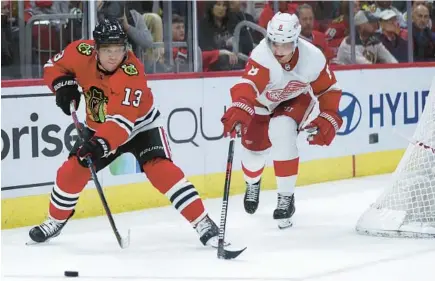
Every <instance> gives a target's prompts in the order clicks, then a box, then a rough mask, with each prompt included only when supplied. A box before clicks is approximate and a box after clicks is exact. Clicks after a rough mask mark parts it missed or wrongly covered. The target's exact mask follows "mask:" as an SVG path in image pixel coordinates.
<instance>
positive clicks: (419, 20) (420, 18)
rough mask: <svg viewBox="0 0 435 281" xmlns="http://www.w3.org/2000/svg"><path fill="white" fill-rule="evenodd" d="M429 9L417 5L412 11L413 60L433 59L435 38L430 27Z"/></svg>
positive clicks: (434, 57) (434, 56)
mask: <svg viewBox="0 0 435 281" xmlns="http://www.w3.org/2000/svg"><path fill="white" fill-rule="evenodd" d="M428 22H429V9H428V8H427V7H426V6H425V5H418V6H416V7H415V8H414V10H413V11H412V36H413V40H414V42H413V43H414V60H415V61H432V60H434V59H435V40H434V36H433V35H432V32H431V30H430V28H429V27H428Z"/></svg>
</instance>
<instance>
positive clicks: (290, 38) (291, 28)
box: [267, 12, 301, 45]
mask: <svg viewBox="0 0 435 281" xmlns="http://www.w3.org/2000/svg"><path fill="white" fill-rule="evenodd" d="M299 34H301V25H300V23H299V19H298V17H297V16H296V15H294V14H293V15H292V14H288V13H281V12H278V13H276V14H275V15H274V16H273V18H272V19H271V20H270V21H269V23H268V24H267V38H268V39H269V40H270V41H272V42H275V43H288V42H295V45H296V43H297V40H298V37H299Z"/></svg>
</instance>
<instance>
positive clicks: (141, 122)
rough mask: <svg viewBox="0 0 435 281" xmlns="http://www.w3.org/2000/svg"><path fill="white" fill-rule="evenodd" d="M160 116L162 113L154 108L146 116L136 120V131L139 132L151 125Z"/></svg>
mask: <svg viewBox="0 0 435 281" xmlns="http://www.w3.org/2000/svg"><path fill="white" fill-rule="evenodd" d="M159 116H160V111H159V110H157V109H156V108H153V109H152V110H151V111H150V112H148V113H147V114H146V115H144V116H142V117H140V118H138V119H136V121H135V122H134V130H135V131H137V130H139V129H140V128H142V127H144V126H147V125H149V124H151V123H152V122H154V120H156V119H157V117H159Z"/></svg>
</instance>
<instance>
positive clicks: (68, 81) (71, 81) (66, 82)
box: [51, 75, 78, 91]
mask: <svg viewBox="0 0 435 281" xmlns="http://www.w3.org/2000/svg"><path fill="white" fill-rule="evenodd" d="M51 86H52V87H53V89H54V91H58V90H59V89H61V88H63V87H75V88H78V84H77V81H76V79H75V78H74V77H73V76H70V75H66V76H61V77H59V78H57V79H56V80H54V81H53V83H52V84H51Z"/></svg>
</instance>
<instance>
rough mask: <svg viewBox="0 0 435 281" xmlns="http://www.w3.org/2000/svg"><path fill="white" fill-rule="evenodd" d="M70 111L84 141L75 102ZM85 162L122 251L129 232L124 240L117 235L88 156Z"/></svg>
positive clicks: (127, 244)
mask: <svg viewBox="0 0 435 281" xmlns="http://www.w3.org/2000/svg"><path fill="white" fill-rule="evenodd" d="M70 111H71V117H72V119H73V122H74V126H75V127H76V131H77V134H78V135H79V138H80V139H81V141H82V142H84V141H85V139H84V136H83V131H82V130H83V129H82V125H81V124H80V122H79V119H78V118H77V112H76V109H75V101H72V102H71V104H70ZM86 161H87V163H88V168H89V171H90V172H91V177H92V180H93V181H94V184H95V188H96V189H97V192H98V195H99V196H100V199H101V202H102V203H103V207H104V210H105V211H106V215H107V217H108V219H109V222H110V226H111V227H112V230H113V233H114V234H115V236H116V240H117V241H118V244H119V246H120V247H121V248H122V249H124V248H127V247H128V246H129V242H130V231H129V233H128V236H127V238H126V239H124V238H122V237H121V235H120V234H119V231H118V228H117V227H116V224H115V220H114V219H113V216H112V212H111V211H110V208H109V205H108V203H107V200H106V196H104V192H103V188H102V187H101V184H100V181H99V180H98V177H97V172H96V171H95V168H94V164H93V162H92V159H91V157H90V156H88V157H86Z"/></svg>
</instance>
